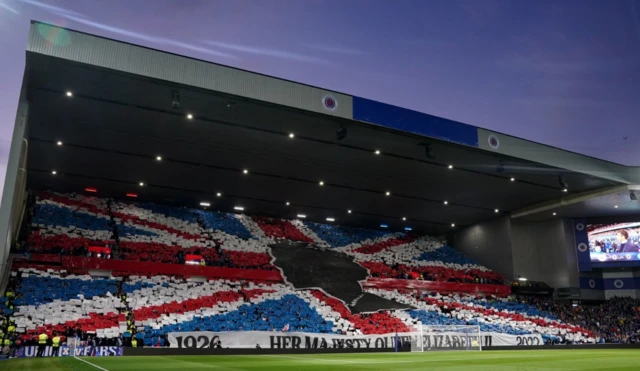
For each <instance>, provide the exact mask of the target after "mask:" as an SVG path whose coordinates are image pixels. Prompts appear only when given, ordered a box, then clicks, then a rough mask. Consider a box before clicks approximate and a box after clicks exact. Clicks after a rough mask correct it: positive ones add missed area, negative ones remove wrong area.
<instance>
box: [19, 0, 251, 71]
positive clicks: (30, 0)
mask: <svg viewBox="0 0 640 371" xmlns="http://www.w3.org/2000/svg"><path fill="white" fill-rule="evenodd" d="M21 1H22V2H24V3H27V4H30V5H33V6H37V7H40V8H42V9H45V10H47V11H49V12H51V13H53V14H55V15H58V16H60V17H63V18H66V19H68V20H70V21H73V22H76V23H80V24H83V25H86V26H90V27H93V28H97V29H99V30H103V31H108V32H111V33H114V34H117V35H122V36H126V37H130V38H133V39H138V40H143V41H146V42H150V43H154V44H161V45H170V46H175V47H178V48H182V49H186V50H191V51H195V52H198V53H203V54H209V55H213V56H216V57H222V58H229V59H238V57H236V56H234V55H231V54H228V53H223V52H220V51H217V50H212V49H208V48H204V47H201V46H197V45H193V44H189V43H186V42H183V41H178V40H173V39H167V38H164V37H158V36H152V35H147V34H143V33H139V32H135V31H131V30H127V29H124V28H119V27H115V26H111V25H108V24H105V23H100V22H95V21H92V20H89V19H88V17H87V16H86V15H84V14H82V13H78V12H75V11H72V10H68V9H64V8H60V7H57V6H53V5H48V4H43V3H40V2H38V1H34V0H21Z"/></svg>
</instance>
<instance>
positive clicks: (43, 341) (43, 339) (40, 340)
mask: <svg viewBox="0 0 640 371" xmlns="http://www.w3.org/2000/svg"><path fill="white" fill-rule="evenodd" d="M47 339H49V336H47V334H40V335H38V344H47Z"/></svg>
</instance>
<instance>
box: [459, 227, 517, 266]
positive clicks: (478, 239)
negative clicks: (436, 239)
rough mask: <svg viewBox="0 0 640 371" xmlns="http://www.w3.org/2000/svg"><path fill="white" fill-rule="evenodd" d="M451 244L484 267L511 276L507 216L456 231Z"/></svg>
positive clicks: (509, 233) (509, 234)
mask: <svg viewBox="0 0 640 371" xmlns="http://www.w3.org/2000/svg"><path fill="white" fill-rule="evenodd" d="M448 240H449V243H450V244H451V246H453V247H455V248H456V249H458V250H460V251H461V252H462V253H464V254H465V255H467V256H468V257H470V258H471V259H473V260H475V261H477V262H478V263H479V264H482V265H484V266H486V267H489V268H491V269H492V270H494V271H496V272H498V273H500V274H502V275H504V276H505V277H507V278H508V279H511V278H513V275H514V271H513V257H512V246H511V224H510V219H509V217H502V218H497V219H493V220H490V221H487V222H484V223H480V224H476V225H474V226H472V227H467V228H464V229H462V230H459V231H456V232H454V233H453V234H451V235H450V236H449V238H448Z"/></svg>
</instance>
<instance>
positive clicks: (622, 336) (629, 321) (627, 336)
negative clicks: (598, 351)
mask: <svg viewBox="0 0 640 371" xmlns="http://www.w3.org/2000/svg"><path fill="white" fill-rule="evenodd" d="M523 300H524V301H526V302H528V303H531V304H534V305H535V306H537V307H538V308H539V309H541V310H544V311H547V312H550V313H554V314H555V315H557V316H558V318H560V319H561V320H563V321H565V322H568V323H573V324H576V325H578V326H581V327H584V328H586V329H588V330H590V331H593V332H594V333H595V334H597V336H598V337H599V338H600V339H601V342H604V343H619V344H640V300H634V299H631V298H613V299H609V300H607V301H605V302H602V303H600V304H579V305H574V304H570V303H564V302H559V301H555V300H553V299H551V298H547V297H544V298H524V299H523Z"/></svg>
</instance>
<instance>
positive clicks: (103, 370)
mask: <svg viewBox="0 0 640 371" xmlns="http://www.w3.org/2000/svg"><path fill="white" fill-rule="evenodd" d="M73 358H75V359H77V360H78V361H80V362H84V363H86V364H88V365H90V366H93V367H95V368H97V369H99V370H102V371H109V370H107V369H106V368H102V367H100V366H98V365H94V364H93V363H91V362H89V361H85V360H84V359H82V358H78V357H76V356H73Z"/></svg>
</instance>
